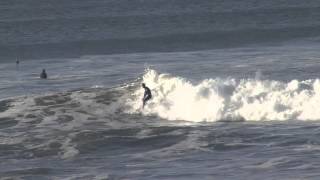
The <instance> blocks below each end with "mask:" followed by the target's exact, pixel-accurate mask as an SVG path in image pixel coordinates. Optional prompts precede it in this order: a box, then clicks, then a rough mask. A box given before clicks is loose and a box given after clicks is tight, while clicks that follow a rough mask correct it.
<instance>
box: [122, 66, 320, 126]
mask: <svg viewBox="0 0 320 180" xmlns="http://www.w3.org/2000/svg"><path fill="white" fill-rule="evenodd" d="M143 82H144V83H146V84H147V85H148V86H149V87H150V88H151V89H152V91H153V94H154V95H153V99H152V101H151V102H150V103H149V105H148V106H147V107H146V108H145V109H144V110H143V111H141V102H140V98H141V97H142V93H143V92H142V91H141V90H137V91H136V92H135V93H134V97H137V98H134V99H133V100H131V101H129V102H128V104H129V105H130V106H131V107H132V109H131V112H136V111H141V112H142V113H143V114H156V115H158V116H160V117H162V118H165V119H169V120H187V121H192V122H201V121H209V122H210V121H219V120H231V121H234V120H248V121H262V120H291V119H295V120H319V119H320V113H319V112H318V111H317V107H318V104H319V102H320V80H319V79H310V80H305V81H298V80H292V81H290V82H288V83H286V82H280V81H273V80H259V79H239V80H237V79H232V78H230V79H219V78H216V79H205V80H203V81H201V82H199V83H191V82H190V81H188V80H187V79H185V78H182V77H175V76H171V75H169V74H161V73H158V72H156V71H155V70H148V71H147V72H146V74H145V75H144V76H143Z"/></svg>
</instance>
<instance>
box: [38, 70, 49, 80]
mask: <svg viewBox="0 0 320 180" xmlns="http://www.w3.org/2000/svg"><path fill="white" fill-rule="evenodd" d="M40 78H41V79H47V73H46V70H45V69H42V72H41V74H40Z"/></svg>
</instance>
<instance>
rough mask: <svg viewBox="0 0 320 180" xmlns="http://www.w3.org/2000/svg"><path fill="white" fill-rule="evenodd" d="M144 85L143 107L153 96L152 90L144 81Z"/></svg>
mask: <svg viewBox="0 0 320 180" xmlns="http://www.w3.org/2000/svg"><path fill="white" fill-rule="evenodd" d="M142 87H143V89H144V95H143V98H142V108H144V106H145V105H146V103H147V101H149V100H150V99H151V98H152V94H151V90H150V89H149V88H148V87H147V86H146V84H144V83H142Z"/></svg>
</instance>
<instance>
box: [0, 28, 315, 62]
mask: <svg viewBox="0 0 320 180" xmlns="http://www.w3.org/2000/svg"><path fill="white" fill-rule="evenodd" d="M319 32H320V26H307V27H290V28H279V29H247V30H241V31H213V32H202V33H180V34H170V35H166V36H157V37H143V38H127V39H107V40H80V41H73V42H56V43H43V42H42V43H37V44H25V45H1V46H0V57H3V58H6V59H5V60H12V59H15V58H16V57H17V56H23V57H24V58H25V59H42V58H59V57H66V58H67V57H79V56H82V55H97V54H125V53H135V52H175V51H192V50H207V49H219V48H232V47H239V46H250V45H253V44H265V43H277V42H283V41H287V40H293V39H299V38H309V37H319V35H320V33H319Z"/></svg>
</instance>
